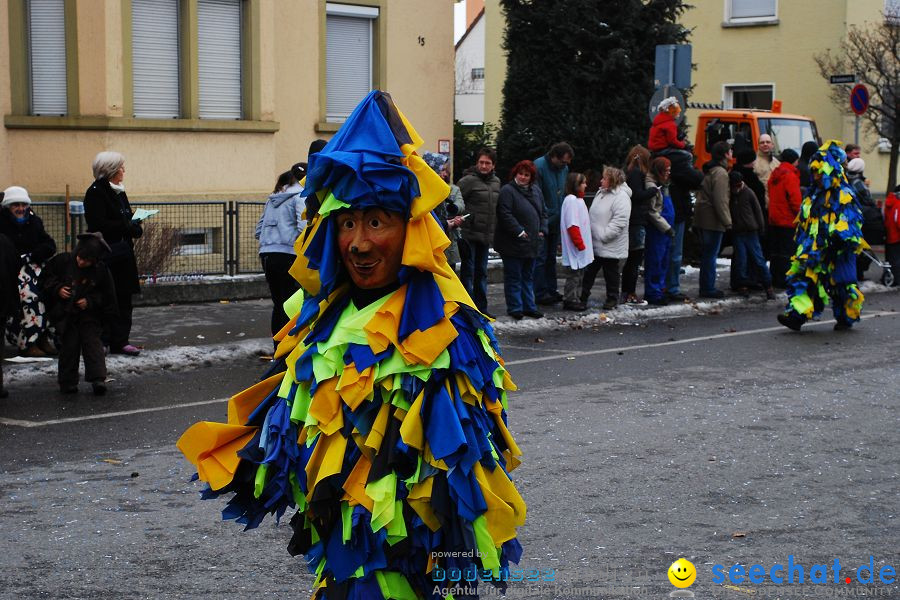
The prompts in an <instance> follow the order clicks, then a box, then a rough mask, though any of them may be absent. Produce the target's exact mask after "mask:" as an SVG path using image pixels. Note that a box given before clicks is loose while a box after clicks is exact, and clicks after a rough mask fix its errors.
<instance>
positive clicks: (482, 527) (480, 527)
mask: <svg viewBox="0 0 900 600" xmlns="http://www.w3.org/2000/svg"><path fill="white" fill-rule="evenodd" d="M472 528H473V529H474V530H475V543H476V544H477V545H478V551H479V552H480V553H481V557H480V558H481V566H482V567H483V568H485V569H490V570H491V571H492V572H493V574H494V577H499V576H500V556H499V555H498V554H497V548H496V547H495V546H494V540H493V538H491V534H490V533H489V532H488V528H487V519H485V518H484V515H481V516H479V517H478V518H477V519H475V520H474V521H472Z"/></svg>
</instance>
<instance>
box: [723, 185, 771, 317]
mask: <svg viewBox="0 0 900 600" xmlns="http://www.w3.org/2000/svg"><path fill="white" fill-rule="evenodd" d="M728 184H729V186H730V187H731V204H730V209H731V224H732V225H731V240H732V246H733V247H734V257H733V259H732V261H731V270H732V271H733V273H734V281H735V283H736V284H737V290H738V292H739V293H740V294H742V295H744V296H749V295H750V284H751V283H754V282H753V281H751V279H752V278H751V277H750V272H749V270H748V264H752V265H753V267H754V270H753V273H754V274H755V275H756V276H757V277H758V278H759V280H760V281H759V283H761V284H762V285H763V288H764V289H765V290H766V299H768V300H774V299H775V290H773V289H772V274H771V272H770V271H769V267H768V266H767V265H766V259H765V257H763V252H762V246H761V245H760V243H759V236H760V233H762V231H763V228H764V227H765V221H764V220H763V215H762V209H760V207H759V201H758V200H757V199H756V194H754V193H753V190H751V189H750V188H749V187H748V186H747V184H746V183H744V176H743V175H741V174H740V173H738V172H737V171H732V172H731V173H729V174H728Z"/></svg>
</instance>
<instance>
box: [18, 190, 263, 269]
mask: <svg viewBox="0 0 900 600" xmlns="http://www.w3.org/2000/svg"><path fill="white" fill-rule="evenodd" d="M264 206H265V202H259V201H257V202H254V201H216V200H213V201H186V202H132V203H131V207H132V208H133V209H135V210H136V209H138V208H144V209H147V210H156V211H159V212H157V213H156V214H154V215H153V216H151V217H149V218H148V219H146V220H145V221H144V222H143V228H144V235H143V236H141V237H140V238H139V239H138V240H136V241H135V256H136V257H137V261H138V271H139V272H140V273H141V276H142V277H147V278H153V279H159V278H169V277H171V278H189V277H191V276H200V275H237V274H244V273H260V272H262V267H261V265H260V262H259V256H258V245H257V242H256V236H255V232H256V223H257V221H259V218H260V216H261V215H262V211H263V207H264ZM31 207H32V210H34V212H35V214H37V215H38V216H39V217H40V218H41V219H42V220H43V221H44V229H46V230H47V233H49V234H50V235H51V236H52V237H53V239H54V240H56V245H57V247H58V249H59V251H60V252H63V251H70V250H72V248H73V247H74V246H75V240H76V236H77V235H78V234H79V233H83V232H84V231H87V225H86V224H85V221H84V215H70V214H68V213H67V211H66V205H65V203H62V202H35V203H33V204H32V205H31Z"/></svg>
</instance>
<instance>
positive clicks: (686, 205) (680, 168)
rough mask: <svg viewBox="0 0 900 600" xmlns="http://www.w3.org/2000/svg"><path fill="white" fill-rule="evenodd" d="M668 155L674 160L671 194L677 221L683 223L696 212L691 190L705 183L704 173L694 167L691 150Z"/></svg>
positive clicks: (670, 184)
mask: <svg viewBox="0 0 900 600" xmlns="http://www.w3.org/2000/svg"><path fill="white" fill-rule="evenodd" d="M667 157H668V159H669V160H670V161H671V162H672V175H671V179H670V180H669V195H670V196H671V198H672V207H673V208H674V209H675V222H676V223H683V222H684V221H687V220H688V219H690V218H691V215H692V214H693V212H694V205H693V198H692V197H691V191H693V190H696V189H699V188H700V186H701V185H702V184H703V173H701V172H700V171H698V170H697V169H695V168H694V165H693V162H692V161H693V157H692V155H691V154H690V153H689V152H670V153H669V154H668V155H667Z"/></svg>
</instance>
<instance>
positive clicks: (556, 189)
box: [534, 154, 569, 230]
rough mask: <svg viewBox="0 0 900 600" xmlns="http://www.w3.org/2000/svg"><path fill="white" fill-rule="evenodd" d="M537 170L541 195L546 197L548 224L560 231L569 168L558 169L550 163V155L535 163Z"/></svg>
mask: <svg viewBox="0 0 900 600" xmlns="http://www.w3.org/2000/svg"><path fill="white" fill-rule="evenodd" d="M534 167H535V168H536V169H537V174H538V182H539V183H540V184H541V193H542V194H543V195H544V212H545V213H547V222H548V224H549V226H550V227H552V228H553V229H554V230H556V229H559V211H560V210H561V209H562V202H563V200H564V199H565V197H566V177H568V176H569V166H568V165H566V166H564V167H560V168H556V167H554V166H553V163H552V162H550V155H549V154H545V155H544V156H542V157H540V158H538V159H536V160H535V161H534Z"/></svg>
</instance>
